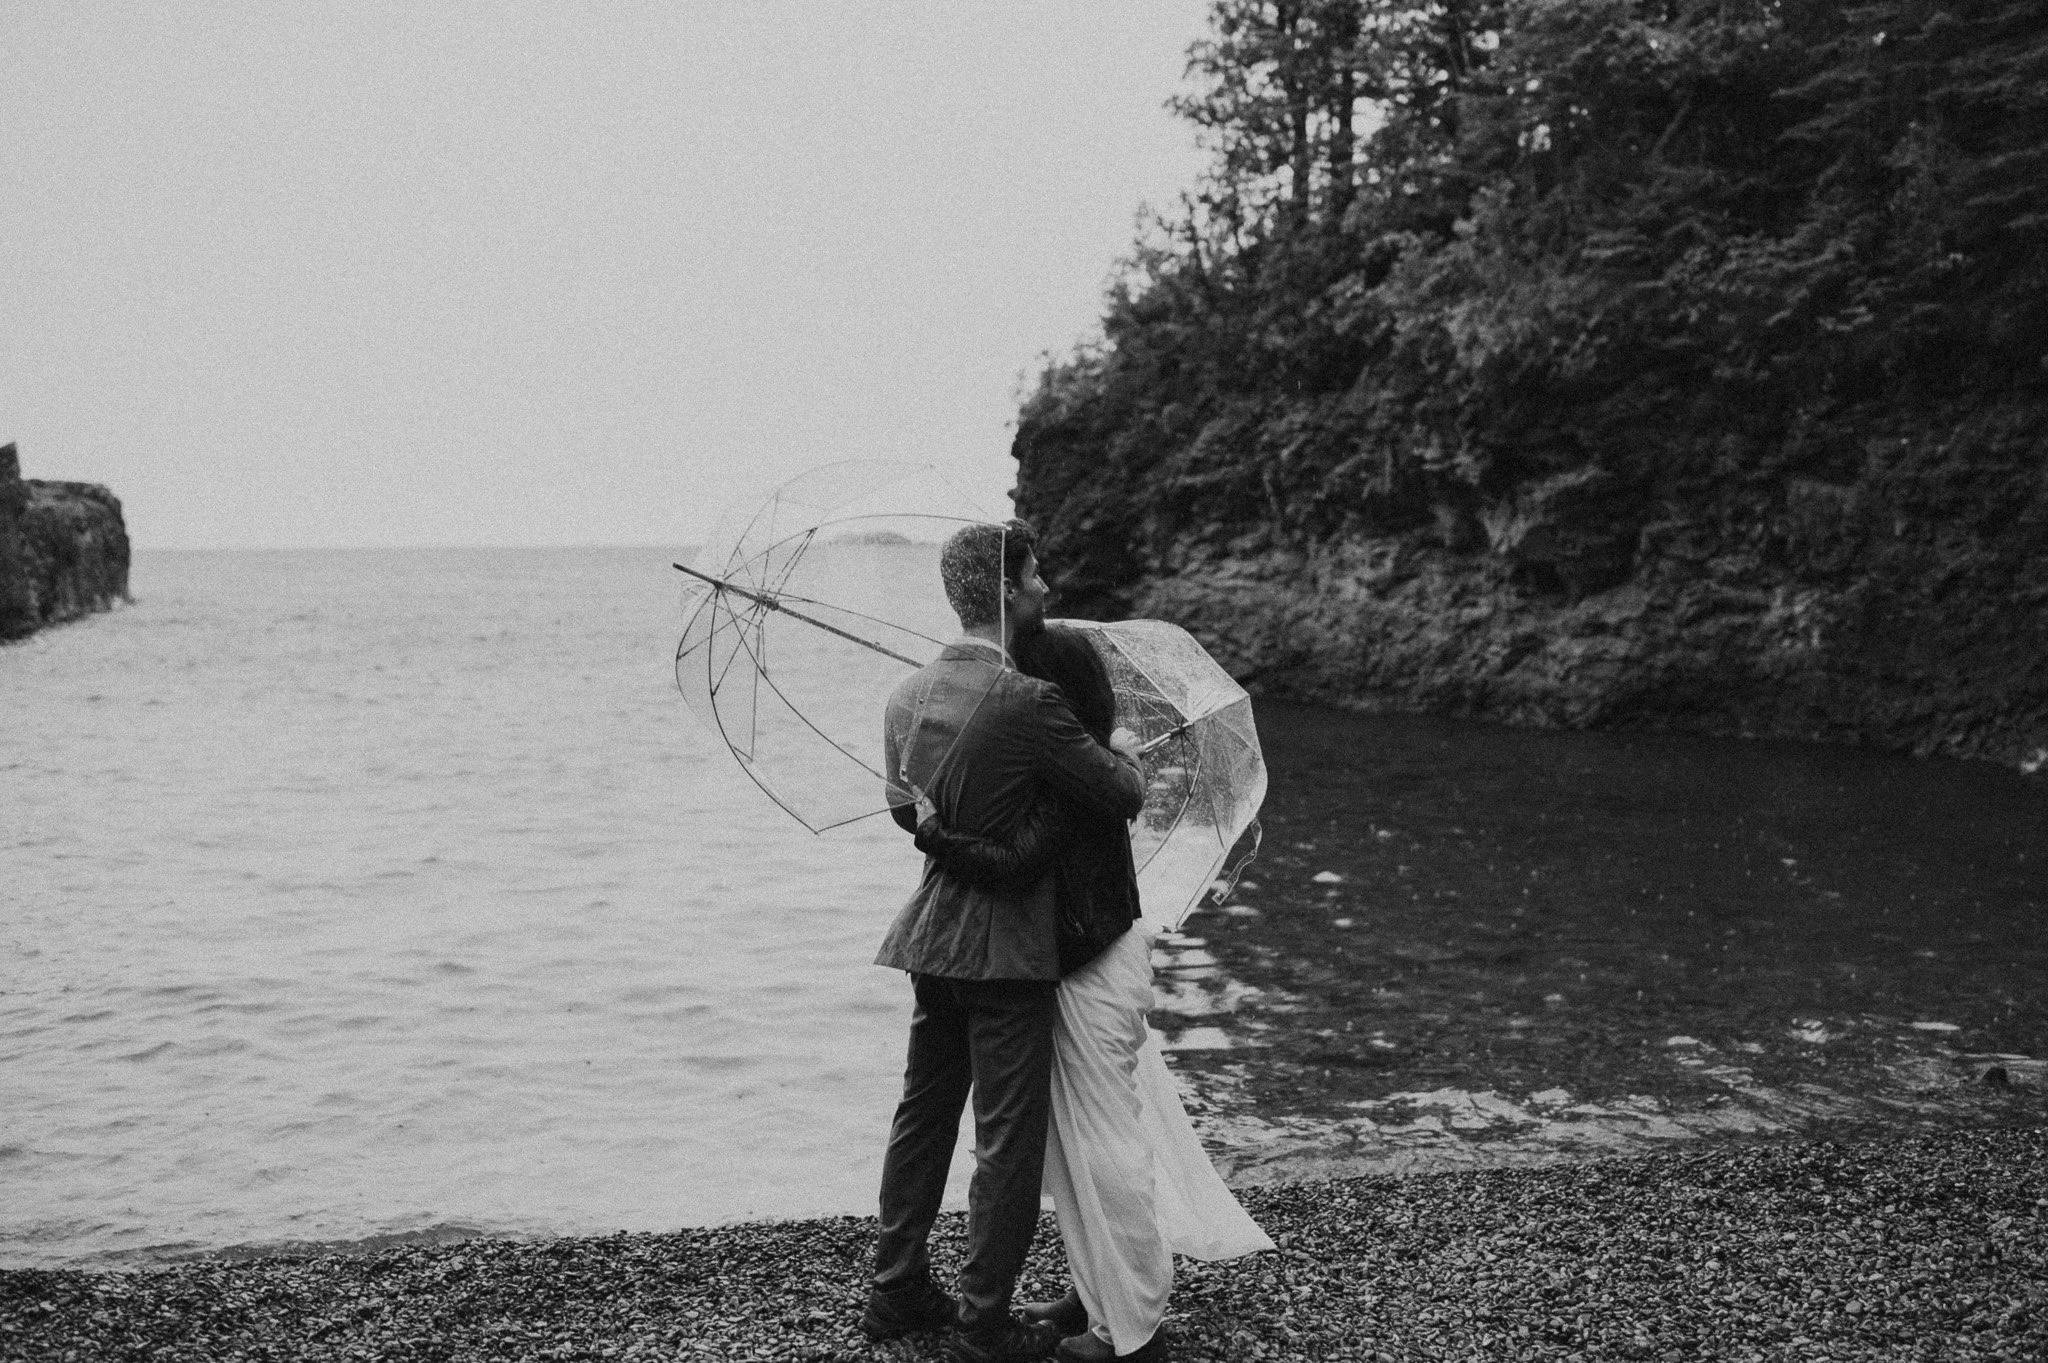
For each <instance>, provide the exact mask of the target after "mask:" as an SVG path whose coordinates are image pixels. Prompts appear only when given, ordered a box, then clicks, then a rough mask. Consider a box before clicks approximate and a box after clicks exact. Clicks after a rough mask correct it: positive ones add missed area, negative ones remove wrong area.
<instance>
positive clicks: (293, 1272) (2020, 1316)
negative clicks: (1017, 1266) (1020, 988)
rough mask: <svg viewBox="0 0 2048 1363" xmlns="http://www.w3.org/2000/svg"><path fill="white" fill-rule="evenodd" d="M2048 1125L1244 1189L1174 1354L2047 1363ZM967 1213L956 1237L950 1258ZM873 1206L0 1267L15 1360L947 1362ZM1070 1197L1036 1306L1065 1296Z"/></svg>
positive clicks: (1178, 1317) (950, 1240)
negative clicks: (894, 1338) (369, 1249)
mask: <svg viewBox="0 0 2048 1363" xmlns="http://www.w3.org/2000/svg"><path fill="white" fill-rule="evenodd" d="M2044 1170H2048V1129H2030V1130H2022V1131H1985V1132H1977V1133H1965V1134H1941V1135H1927V1136H1916V1137H1911V1138H1903V1139H1891V1140H1872V1141H1864V1142H1858V1143H1854V1144H1846V1145H1840V1144H1826V1143H1823V1144H1796V1145H1747V1146H1738V1145H1723V1146H1718V1147H1712V1148H1705V1149H1702V1148H1699V1147H1693V1148H1691V1149H1689V1150H1688V1151H1687V1152H1685V1153H1680V1154H1669V1155H1657V1156H1652V1157H1647V1158H1639V1159H1617V1160H1609V1161H1601V1162H1594V1163H1586V1164H1559V1165H1552V1166H1546V1167H1543V1168H1538V1169H1527V1170H1495V1171H1488V1172H1479V1173H1460V1174H1445V1175H1435V1176H1430V1177H1423V1178H1412V1179H1405V1180H1397V1179H1383V1178H1374V1179H1351V1180H1334V1181H1328V1182H1317V1183H1301V1184H1294V1185H1290V1186H1283V1187H1273V1188H1261V1189H1253V1190H1248V1191H1247V1192H1246V1193H1245V1195H1244V1200H1245V1202H1246V1205H1247V1206H1248V1207H1250V1208H1251V1210H1252V1212H1253V1213H1254V1215H1256V1216H1257V1217H1258V1218H1259V1220H1260V1221H1261V1222H1262V1223H1263V1224H1264V1225H1265V1226H1266V1227H1267V1229H1268V1230H1269V1231H1271V1232H1272V1233H1273V1235H1274V1238H1275V1239H1276V1240H1278V1241H1279V1242H1280V1244H1281V1246H1282V1248H1281V1251H1280V1252H1279V1253H1277V1254H1263V1255H1258V1256H1255V1257H1252V1258H1248V1259H1242V1260H1238V1261H1235V1262H1232V1263H1225V1264H1215V1265H1205V1264H1189V1263H1185V1262H1183V1264H1182V1265H1181V1271H1180V1276H1179V1280H1178V1282H1177V1284H1176V1286H1175V1291H1174V1298H1173V1312H1172V1315H1171V1316H1170V1318H1169V1322H1168V1329H1169V1331H1170V1332H1171V1334H1172V1336H1173V1338H1174V1340H1175V1356H1176V1357H1177V1358H1180V1359H1205V1360H1206V1359H1260V1358H1272V1359H1324V1358H1328V1359H1339V1358H1342V1359H1372V1360H1384V1359H1488V1360H1494V1359H1568V1358H1585V1359H1595V1358H1626V1359H1687V1360H1693V1359H1752V1358H1761V1359H1781V1358H1829V1359H1887V1360H1891V1359H1941V1360H1961V1359H1993V1358H1996V1359H2034V1360H2038V1359H2042V1358H2044V1357H2048V1172H2044ZM961 1231H962V1224H961V1219H960V1218H959V1217H957V1216H950V1215H949V1216H947V1217H945V1218H943V1219H942V1221H941V1224H940V1228H939V1231H938V1234H937V1236H936V1237H935V1246H934V1248H935V1254H936V1257H937V1259H938V1260H939V1262H940V1265H941V1268H942V1270H944V1269H946V1268H947V1267H948V1266H950V1265H951V1264H953V1263H955V1262H957V1260H958V1256H959V1250H960V1236H961ZM873 1234H874V1230H873V1222H872V1221H869V1220H864V1219H857V1218H851V1217H848V1218H839V1219H835V1220H825V1221H806V1222H770V1223H756V1224H747V1225H735V1226H724V1227H718V1228H715V1229H709V1230H691V1231H682V1232H678V1233H676V1234H671V1235H623V1234H622V1235H616V1236H610V1237H606V1238H603V1239H583V1240H557V1241H551V1242H545V1243H530V1242H521V1241H511V1240H472V1241H466V1242H462V1243H458V1244H451V1245H439V1246H433V1247H406V1248H400V1249H387V1250H383V1251H381V1252H378V1253H375V1254H367V1255H353V1256H351V1255H336V1254H328V1255H317V1256H292V1255H277V1256H273V1257H269V1258H262V1259H254V1260H248V1261H244V1262H224V1261H204V1262H194V1263H189V1264H184V1265H180V1266H177V1267H174V1268H170V1269H163V1270H155V1271H149V1272H138V1273H132V1274H112V1273H84V1272H75V1271H64V1272H45V1271H40V1270H35V1271H15V1272H5V1273H0V1358H5V1359H38V1360H40V1359H80V1360H88V1359H89V1360H99V1359H108V1360H116V1359H151V1360H163V1361H165V1363H168V1361H169V1360H185V1359H192V1360H202V1359H203V1360H229V1359H373V1358H374V1359H422V1360H439V1359H449V1360H454V1359H486V1358H488V1359H501V1358H502V1359H513V1358H533V1359H635V1358H643V1359H656V1358H659V1359H676V1358H681V1359H696V1358H719V1359H819V1360H823V1359H845V1360H853V1359H897V1360H913V1359H929V1358H936V1357H937V1356H938V1353H937V1348H936V1344H937V1340H936V1337H924V1338H921V1339H917V1340H911V1341H904V1342H899V1343H895V1344H890V1345H886V1346H881V1347H871V1346H869V1345H867V1344H866V1343H865V1342H864V1341H862V1340H861V1338H860V1337H859V1335H858V1334H857V1333H856V1332H855V1330H854V1328H853V1322H854V1319H855V1317H856V1314H857V1312H858V1309H859V1304H860V1300H861V1292H862V1270H863V1267H864V1264H865V1261H866V1258H867V1255H868V1252H869V1248H870V1245H871V1243H872V1239H873ZM1057 1246H1058V1238H1057V1235H1056V1234H1055V1233H1054V1231H1053V1227H1052V1223H1051V1218H1050V1217H1049V1216H1048V1217H1047V1218H1046V1220H1045V1223H1044V1225H1043V1227H1042V1235H1041V1239H1040V1248H1039V1250H1038V1252H1036V1253H1035V1254H1034V1256H1033V1258H1032V1261H1031V1264H1030V1266H1029V1267H1028V1269H1027V1271H1026V1273H1027V1276H1026V1282H1025V1283H1024V1285H1023V1286H1024V1290H1025V1292H1026V1294H1027V1295H1051V1294H1053V1293H1054V1292H1056V1291H1057V1290H1059V1288H1060V1287H1062V1286H1063V1285H1064V1266H1063V1264H1062V1263H1061V1262H1060V1258H1059V1252H1058V1247H1057Z"/></svg>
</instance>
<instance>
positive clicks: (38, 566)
mask: <svg viewBox="0 0 2048 1363" xmlns="http://www.w3.org/2000/svg"><path fill="white" fill-rule="evenodd" d="M127 596H128V528H127V526H126V524H125V523H124V522H123V521H122V519H121V502H120V499H119V498H117V497H115V496H114V494H113V493H111V492H109V491H107V489H105V488H104V487H101V486H99V485H98V484H95V483H62V482H50V481H46V480H44V479H40V478H27V479H24V478H23V477H22V476H21V461H20V457H19V455H18V454H17V453H16V451H15V447H14V446H13V445H11V444H9V445H5V446H0V639H19V638H23V637H25V636H27V635H30V634H33V633H34V632H35V631H36V630H38V629H41V628H42V627H43V626H45V625H54V624H58V623H60V622H62V621H65V620H75V619H77V618H78V617H79V616H82V615H87V614H90V613H91V612H93V611H102V610H107V609H109V608H110V607H112V606H113V605H114V604H115V603H116V602H117V601H123V600H126V599H127Z"/></svg>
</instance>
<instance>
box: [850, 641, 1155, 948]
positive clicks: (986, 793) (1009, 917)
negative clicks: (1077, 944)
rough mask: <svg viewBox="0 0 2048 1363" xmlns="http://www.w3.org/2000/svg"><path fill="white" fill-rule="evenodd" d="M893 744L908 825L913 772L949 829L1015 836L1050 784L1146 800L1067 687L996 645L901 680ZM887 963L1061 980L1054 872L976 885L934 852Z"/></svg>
mask: <svg viewBox="0 0 2048 1363" xmlns="http://www.w3.org/2000/svg"><path fill="white" fill-rule="evenodd" d="M882 750H883V759H884V761H886V762H887V764H888V765H887V766H886V767H885V768H884V771H885V772H886V773H887V774H888V778H889V790H890V794H889V799H890V802H891V805H892V810H891V812H892V813H893V814H894V815H895V818H896V821H897V822H898V823H899V824H901V825H902V826H903V828H904V829H905V830H906V831H908V832H915V831H916V829H917V815H916V812H915V810H914V808H913V807H912V805H911V804H910V803H907V802H908V801H910V800H912V799H913V797H912V796H911V794H910V792H909V791H908V789H907V788H906V786H905V784H904V783H905V781H906V779H907V781H908V782H910V783H913V784H915V785H916V786H918V787H919V788H921V789H922V790H923V791H924V793H925V794H926V795H928V796H929V797H931V800H932V803H933V804H935V805H936V806H937V807H938V811H939V819H940V821H941V822H942V823H944V824H945V826H946V827H947V828H953V829H958V830H960V831H961V832H963V833H970V834H975V835H978V836H982V837H1005V836H1007V835H1008V834H1009V833H1010V831H1011V830H1012V829H1013V828H1014V827H1015V826H1016V824H1017V822H1018V820H1020V819H1022V818H1023V817H1024V814H1025V812H1026V811H1027V810H1028V809H1030V807H1031V805H1032V802H1033V801H1034V800H1035V799H1036V798H1038V796H1039V794H1040V792H1041V791H1049V792H1052V793H1053V794H1055V795H1058V796H1060V797H1062V798H1065V799H1067V800H1070V801H1072V802H1073V803H1074V804H1075V805H1077V806H1079V807H1081V808H1083V809H1087V810H1091V811H1095V812H1098V813H1101V814H1103V815H1105V816H1107V817H1111V818H1118V819H1133V818H1136V817H1137V814H1138V810H1139V808H1140V807H1141V806H1142V805H1143V804H1144V802H1145V781H1144V778H1143V777H1142V776H1141V775H1139V773H1138V765H1137V763H1135V762H1133V761H1131V759H1129V758H1127V757H1123V756H1120V755H1118V754H1116V753H1113V752H1111V751H1109V750H1108V749H1107V748H1104V747H1103V746H1102V745H1101V744H1100V743H1097V742H1096V741H1095V740H1094V739H1092V738H1090V737H1089V736H1088V731H1087V730H1085V729H1083V728H1082V727H1081V723H1080V721H1079V720H1077V719H1075V718H1074V712H1073V711H1072V710H1070V709H1069V708H1068V707H1067V703H1066V701H1065V700H1064V699H1063V698H1062V697H1061V695H1060V690H1059V688H1058V687H1057V686H1054V685H1052V684H1051V683H1050V682H1042V681H1039V680H1038V679H1037V678H1035V677H1027V676H1025V675H1024V674H1023V673H1022V672H1018V671H1015V670H1013V669H1009V668H1005V667H1003V666H1002V665H1001V654H1000V653H999V651H998V650H997V649H996V647H995V646H994V645H993V644H988V645H982V644H979V643H969V642H960V643H954V644H949V645H947V647H946V650H945V651H944V652H943V653H941V654H940V655H939V659H938V661H937V662H935V663H932V664H931V665H930V666H929V667H925V668H923V669H921V670H919V671H918V672H917V673H916V674H915V675H913V676H911V677H910V678H909V679H908V680H907V681H905V682H904V683H903V684H902V685H901V686H899V687H897V688H896V691H895V693H894V694H893V695H891V696H890V697H889V708H888V711H887V713H886V716H885V718H884V721H883V726H882ZM875 964H876V965H886V966H892V967H894V968H895V969H897V970H908V971H911V972H912V973H914V974H919V975H942V976H945V977H947V978H949V979H956V980H1057V979H1058V978H1059V977H1060V968H1059V951H1058V948H1057V946H1056V945H1055V943H1054V940H1053V877H1052V875H1051V873H1050V872H1049V871H1048V872H1047V873H1046V874H1044V875H1042V876H1040V877H1038V879H1037V880H1036V881H1035V882H1034V883H1032V884H1030V885H1027V886H1003V885H985V886H976V885H969V884H968V883H967V882H965V881H964V880H960V879H957V878H955V877H953V876H951V875H948V874H947V873H946V872H944V871H942V870H940V869H939V865H938V863H937V862H935V861H932V860H931V859H930V858H926V860H925V864H924V878H923V879H922V880H921V881H920V882H919V883H918V887H917V891H916V893H914V894H912V895H911V896H910V902H909V903H907V904H905V905H904V906H903V911H902V912H901V913H899V914H897V915H896V921H895V922H894V923H892V924H891V925H890V927H889V932H888V935H887V936H885V937H884V938H883V939H882V949H881V951H880V953H878V954H877V955H876V957H875Z"/></svg>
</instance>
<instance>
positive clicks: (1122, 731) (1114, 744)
mask: <svg viewBox="0 0 2048 1363" xmlns="http://www.w3.org/2000/svg"><path fill="white" fill-rule="evenodd" d="M1109 746H1110V748H1111V749H1113V750H1114V751H1116V752H1120V753H1122V754H1123V755H1124V756H1125V757H1128V758H1130V759H1131V760H1132V761H1133V762H1135V761H1137V760H1138V736H1137V735H1136V734H1134V733H1132V732H1131V731H1130V730H1129V729H1126V728H1124V727H1122V726H1121V725H1119V726H1118V727H1117V731H1116V732H1115V733H1113V734H1111V735H1110V736H1109Z"/></svg>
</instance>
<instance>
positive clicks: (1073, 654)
mask: <svg viewBox="0 0 2048 1363" xmlns="http://www.w3.org/2000/svg"><path fill="white" fill-rule="evenodd" d="M1016 648H1017V666H1018V668H1019V669H1020V670H1022V671H1023V672H1025V673H1027V674H1028V675H1030V676H1033V677H1036V678H1038V679H1039V680H1040V681H1049V682H1051V683H1052V684H1053V685H1054V686H1057V687H1058V688H1059V689H1060V694H1061V695H1064V696H1065V697H1066V698H1067V704H1069V705H1071V706H1073V707H1074V717H1075V718H1076V719H1078V720H1080V721H1081V727H1082V728H1084V729H1086V730H1087V731H1088V732H1089V733H1090V734H1092V735H1094V737H1095V739H1096V740H1097V741H1098V742H1101V743H1108V742H1109V735H1110V731H1111V730H1112V729H1114V728H1116V689H1115V688H1114V687H1112V686H1111V685H1110V684H1109V668H1108V667H1106V666H1104V665H1103V661H1102V655H1101V654H1100V653H1097V652H1096V651H1095V645H1093V644H1091V643H1089V642H1088V636H1087V634H1085V633H1084V632H1082V631H1081V630H1078V629H1074V628H1073V627H1071V626H1068V625H1047V626H1046V627H1045V628H1044V629H1043V630H1041V631H1039V632H1038V633H1037V634H1036V635H1034V636H1032V637H1031V638H1029V639H1020V640H1018V641H1017V645H1016Z"/></svg>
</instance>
